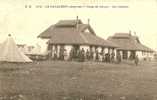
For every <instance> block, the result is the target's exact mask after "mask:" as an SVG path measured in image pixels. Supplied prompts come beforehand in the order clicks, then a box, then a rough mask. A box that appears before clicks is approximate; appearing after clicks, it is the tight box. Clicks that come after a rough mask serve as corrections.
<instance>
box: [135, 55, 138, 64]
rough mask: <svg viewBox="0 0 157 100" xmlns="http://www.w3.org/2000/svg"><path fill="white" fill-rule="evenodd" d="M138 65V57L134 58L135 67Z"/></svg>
mask: <svg viewBox="0 0 157 100" xmlns="http://www.w3.org/2000/svg"><path fill="white" fill-rule="evenodd" d="M138 63H139V58H138V55H136V56H135V65H136V66H137V65H138Z"/></svg>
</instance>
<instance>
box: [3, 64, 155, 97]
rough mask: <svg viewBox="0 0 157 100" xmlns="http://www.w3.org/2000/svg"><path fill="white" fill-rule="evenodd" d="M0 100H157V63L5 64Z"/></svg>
mask: <svg viewBox="0 0 157 100" xmlns="http://www.w3.org/2000/svg"><path fill="white" fill-rule="evenodd" d="M0 100H157V62H141V63H140V65H138V66H135V65H134V64H133V62H123V63H122V64H106V63H98V62H83V63H82V62H63V61H55V62H54V61H42V62H33V63H30V64H15V63H1V64H0Z"/></svg>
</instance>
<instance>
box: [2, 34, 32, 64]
mask: <svg viewBox="0 0 157 100" xmlns="http://www.w3.org/2000/svg"><path fill="white" fill-rule="evenodd" d="M0 61H5V62H32V60H31V59H29V58H28V57H27V56H26V55H24V54H23V53H22V52H21V51H20V50H19V49H18V47H17V46H16V43H15V41H14V39H13V38H12V37H11V35H8V38H7V39H6V40H5V41H4V42H3V43H2V44H1V46H0Z"/></svg>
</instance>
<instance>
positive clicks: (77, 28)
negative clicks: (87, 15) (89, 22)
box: [76, 16, 78, 29]
mask: <svg viewBox="0 0 157 100" xmlns="http://www.w3.org/2000/svg"><path fill="white" fill-rule="evenodd" d="M76 28H77V29H78V16H76Z"/></svg>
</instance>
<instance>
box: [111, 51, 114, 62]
mask: <svg viewBox="0 0 157 100" xmlns="http://www.w3.org/2000/svg"><path fill="white" fill-rule="evenodd" d="M114 57H115V52H114V51H112V53H111V63H113V62H114Z"/></svg>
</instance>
